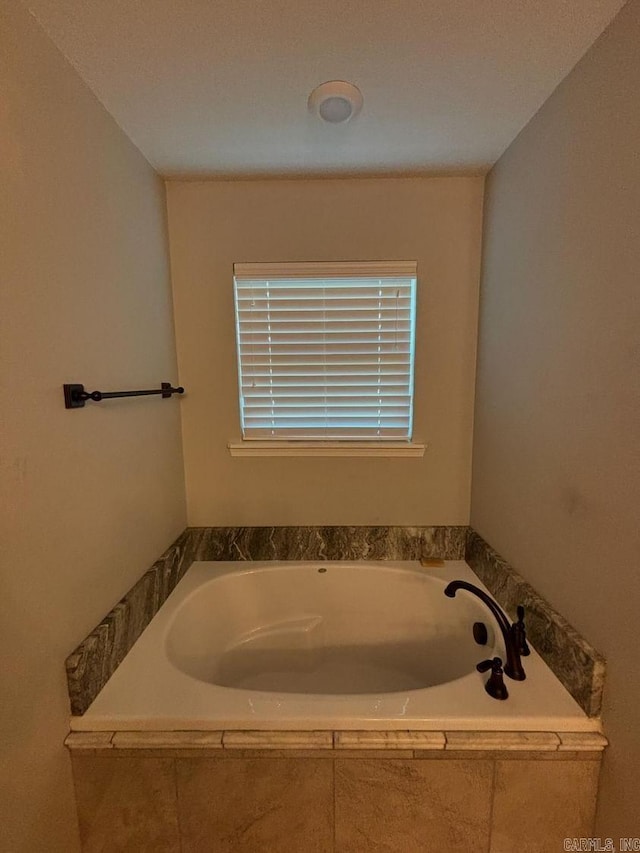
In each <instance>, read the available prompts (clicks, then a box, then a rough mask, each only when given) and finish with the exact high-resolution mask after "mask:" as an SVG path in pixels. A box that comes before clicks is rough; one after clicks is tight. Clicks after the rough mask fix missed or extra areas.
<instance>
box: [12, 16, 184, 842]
mask: <svg viewBox="0 0 640 853" xmlns="http://www.w3.org/2000/svg"><path fill="white" fill-rule="evenodd" d="M0 76H1V81H0V91H1V92H2V94H1V95H0V114H1V121H0V123H1V125H2V133H1V134H0V183H1V185H2V196H1V201H0V217H1V219H0V241H1V243H2V245H1V247H0V282H1V287H2V294H1V296H2V304H1V312H0V320H1V323H2V329H1V345H2V367H1V369H0V381H1V383H2V388H1V391H0V395H1V406H2V424H1V426H2V470H1V472H0V475H1V477H0V478H1V482H2V505H1V517H2V546H1V547H2V573H1V576H0V578H1V579H0V608H1V610H2V613H1V614H0V671H1V673H2V686H1V688H0V695H1V699H0V709H1V710H0V716H1V723H0V725H1V731H2V736H1V738H0V743H1V746H0V751H1V756H0V777H1V779H0V808H1V815H0V849H1V850H3V851H4V850H6V851H10V853H17V852H18V851H25V853H35V851H47V853H52V851H61V853H70V851H73V850H75V849H77V846H78V840H77V828H76V819H75V809H74V806H73V793H72V784H71V774H70V768H69V761H68V758H67V755H66V751H65V750H64V749H63V747H62V741H63V739H64V737H65V735H66V732H67V730H68V715H69V707H68V700H67V696H66V693H65V676H64V659H65V657H66V655H67V654H68V653H69V652H70V651H71V650H72V649H73V648H74V646H75V645H76V644H77V643H78V641H79V640H80V639H82V637H84V636H85V634H86V633H87V632H88V631H89V630H90V629H91V628H92V627H93V626H94V625H95V624H96V622H97V621H98V620H99V619H100V618H101V617H102V616H103V615H104V614H105V612H107V610H109V608H111V607H112V606H113V605H114V604H115V603H116V601H117V600H118V599H119V597H120V596H121V595H122V594H123V593H124V592H125V591H126V590H127V589H128V588H129V587H130V586H131V585H132V583H133V582H134V581H135V580H136V579H137V578H138V577H139V576H140V575H141V574H142V572H143V571H144V570H145V569H146V568H148V566H149V565H150V564H151V562H152V561H153V560H154V559H155V558H156V557H158V556H159V555H160V553H161V552H162V551H163V549H164V548H165V547H166V546H167V545H168V544H169V542H170V541H171V540H172V539H173V538H174V537H175V536H176V535H177V534H178V533H179V532H180V531H181V530H182V529H183V528H184V526H185V513H184V486H183V470H182V456H181V449H180V423H179V417H180V416H179V405H180V404H179V402H178V401H177V400H172V401H159V400H156V399H155V398H154V399H153V400H130V401H126V400H124V401H113V402H110V403H104V404H103V405H99V406H98V405H95V404H94V405H92V406H88V407H87V408H85V409H84V410H78V411H66V410H65V408H64V405H63V399H62V384H63V382H74V381H75V382H84V383H85V384H86V385H88V386H89V387H90V388H91V389H94V388H98V389H102V390H106V389H110V388H111V389H118V388H120V387H124V388H127V387H131V388H135V387H136V386H138V387H145V386H150V385H151V386H154V385H156V384H157V383H159V382H160V381H161V380H172V381H174V380H176V379H177V375H176V364H175V352H174V342H173V328H172V316H171V301H170V300H171V297H170V289H169V276H168V269H167V266H168V265H167V259H166V249H165V246H166V242H165V230H166V224H165V214H164V209H165V206H164V204H165V203H164V191H163V186H162V183H161V182H160V180H159V179H158V178H157V177H156V175H155V174H154V172H153V171H152V170H151V168H150V167H149V166H148V164H147V163H146V161H145V160H144V159H143V158H142V156H141V155H140V154H139V152H138V151H137V150H136V149H135V148H134V147H133V146H132V145H131V143H130V142H129V141H128V140H127V139H126V138H125V137H124V135H123V134H122V132H121V131H120V130H119V129H118V127H117V126H116V125H115V124H114V122H113V120H112V119H111V118H110V117H109V116H108V115H107V113H106V112H105V111H104V110H103V108H102V107H101V106H100V104H99V103H98V102H97V101H96V99H95V98H94V96H93V95H92V94H91V93H90V92H89V91H88V89H87V88H86V87H85V86H84V85H83V84H82V83H81V82H80V79H79V77H78V76H77V75H76V73H75V72H74V71H73V70H72V69H71V68H70V67H69V65H68V64H67V63H66V62H65V61H64V60H63V58H62V56H61V55H60V54H59V53H58V52H57V50H56V49H55V48H54V47H53V45H52V44H51V43H50V42H49V41H48V40H47V39H46V37H45V36H44V35H43V34H42V32H41V31H40V30H39V28H38V27H37V25H36V24H35V23H34V22H33V20H32V19H31V18H30V16H29V15H28V13H27V12H25V11H23V10H22V7H20V6H19V4H17V3H14V2H12V3H5V2H3V3H2V5H1V6H0Z"/></svg>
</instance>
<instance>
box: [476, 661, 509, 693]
mask: <svg viewBox="0 0 640 853" xmlns="http://www.w3.org/2000/svg"><path fill="white" fill-rule="evenodd" d="M476 669H477V670H478V672H487V670H489V669H490V670H491V675H490V676H489V680H488V681H487V683H486V684H485V686H484V689H485V690H486V691H487V693H488V694H489V696H491V697H492V698H493V699H508V698H509V691H508V690H507V687H506V685H505V683H504V679H503V677H502V676H503V672H504V670H503V669H502V659H501V658H498V657H495V658H489V659H487V660H483V661H480V663H479V664H478V665H477V666H476Z"/></svg>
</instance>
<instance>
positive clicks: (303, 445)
mask: <svg viewBox="0 0 640 853" xmlns="http://www.w3.org/2000/svg"><path fill="white" fill-rule="evenodd" d="M428 446H429V445H428V444H421V443H420V442H415V441H398V442H391V441H376V440H373V441H371V440H370V441H366V442H363V441H289V442H288V441H257V440H255V439H244V440H242V441H230V442H229V444H228V445H227V447H228V449H229V453H230V455H231V456H238V457H240V456H343V457H344V456H350V457H371V456H377V457H414V458H415V457H421V456H424V454H425V451H426V450H427V448H428Z"/></svg>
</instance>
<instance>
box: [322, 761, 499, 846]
mask: <svg viewBox="0 0 640 853" xmlns="http://www.w3.org/2000/svg"><path fill="white" fill-rule="evenodd" d="M492 781H493V764H492V762H490V761H478V760H476V761H454V760H452V761H411V760H400V761H398V760H384V759H380V760H373V761H369V760H360V761H358V760H357V759H353V760H350V761H346V760H342V759H339V758H337V759H336V761H335V809H336V812H335V821H336V828H335V832H336V836H335V838H336V846H335V851H336V853H371V851H385V853H409V851H411V853H413V851H416V853H417V851H420V853H445V852H446V853H470V851H475V850H478V851H484V850H486V849H487V847H488V843H489V819H490V810H491V790H492Z"/></svg>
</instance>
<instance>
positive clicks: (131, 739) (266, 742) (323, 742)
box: [64, 730, 608, 757]
mask: <svg viewBox="0 0 640 853" xmlns="http://www.w3.org/2000/svg"><path fill="white" fill-rule="evenodd" d="M64 744H65V746H66V747H67V748H68V749H69V750H71V751H83V750H112V751H114V752H117V750H157V751H158V752H159V753H160V752H162V751H163V750H193V753H194V754H197V753H198V751H201V750H207V751H208V750H219V752H220V755H222V754H223V753H225V752H226V753H227V755H232V754H234V753H235V751H237V750H247V749H250V750H264V751H265V752H270V751H272V750H278V751H291V752H296V751H299V750H305V751H309V750H311V751H331V752H333V753H334V754H336V755H342V754H343V751H344V750H349V751H359V750H367V751H375V752H380V753H381V755H384V754H385V751H386V750H394V751H398V750H400V751H404V752H407V753H409V754H410V753H416V752H422V751H451V752H456V753H459V752H467V751H490V752H517V753H521V752H527V753H537V752H544V753H548V752H558V753H562V752H565V753H569V752H570V753H577V752H589V753H601V752H602V751H603V750H604V749H605V747H606V746H607V744H608V741H607V739H606V737H604V735H601V734H599V733H598V732H486V731H477V732H476V731H464V732H463V731H458V732H448V731H432V732H430V731H410V730H399V731H234V730H225V731H217V732H214V731H206V732H204V731H167V732H145V731H139V732H135V731H130V732H70V733H69V734H68V735H67V737H66V739H65V741H64ZM407 757H409V755H407Z"/></svg>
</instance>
